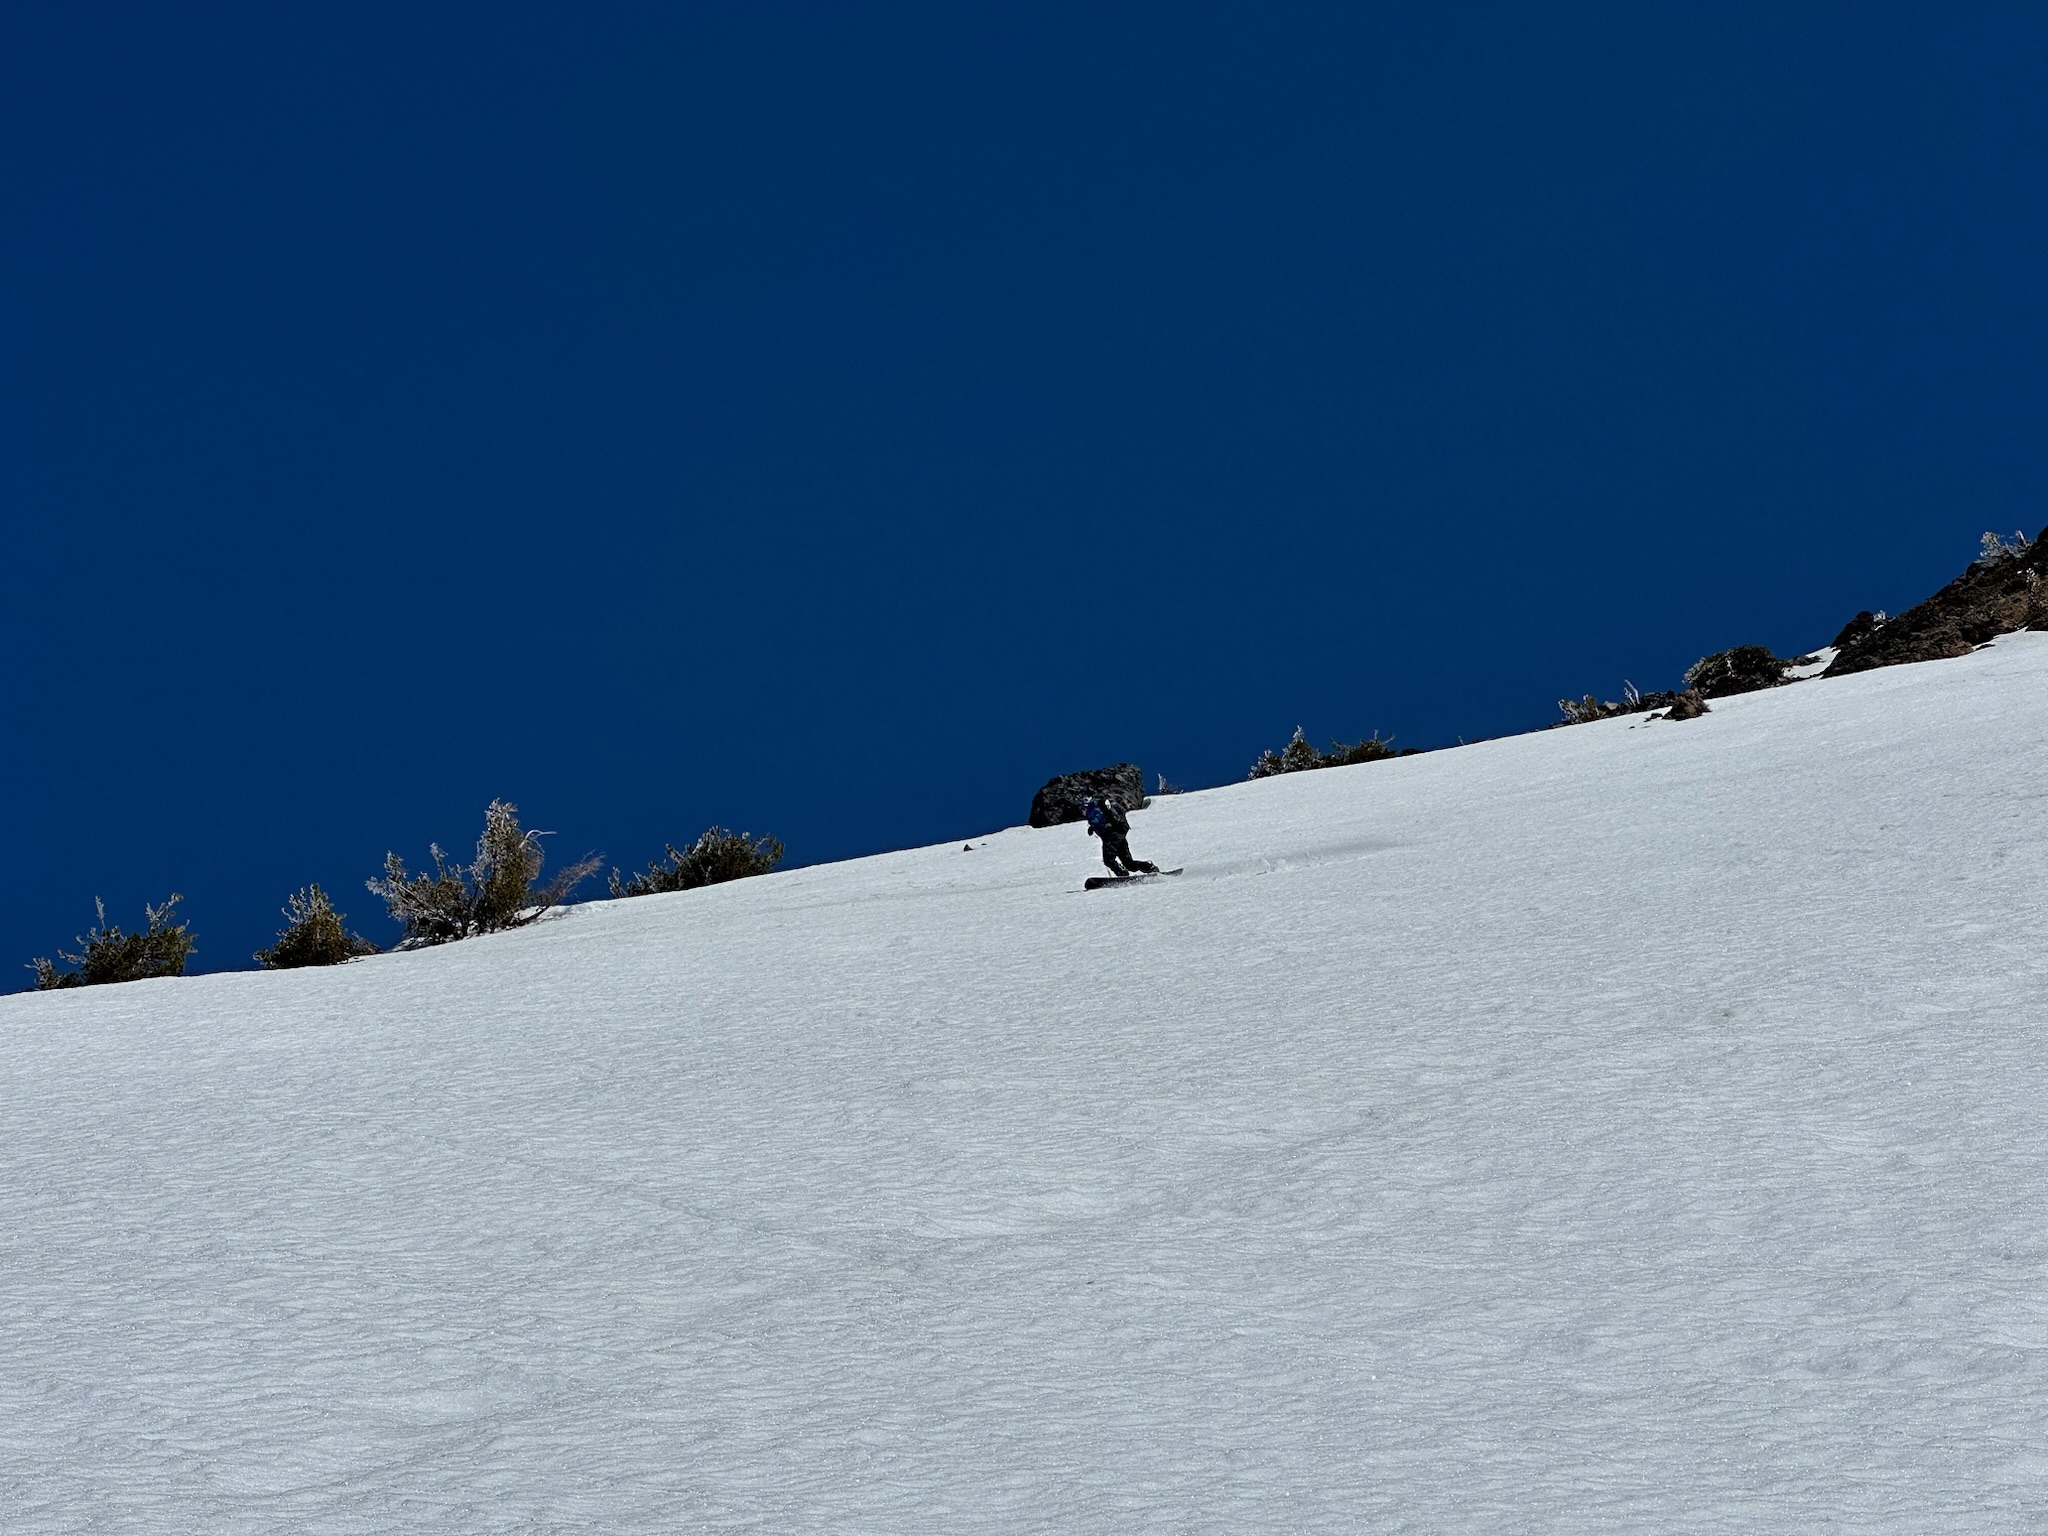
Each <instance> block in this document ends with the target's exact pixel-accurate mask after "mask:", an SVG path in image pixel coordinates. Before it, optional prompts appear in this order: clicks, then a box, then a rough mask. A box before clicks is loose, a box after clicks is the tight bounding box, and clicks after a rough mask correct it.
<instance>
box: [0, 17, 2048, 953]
mask: <svg viewBox="0 0 2048 1536" xmlns="http://www.w3.org/2000/svg"><path fill="white" fill-rule="evenodd" d="M2044 78H2048V12H2044V11H2043V10H2041V9H2040V8H2039V7H2033V6H2019V5H2014V6H1993V5H1984V6H1974V5H1972V6H1956V5H1953V4H1946V5H1926V6H1916V7H1901V6H1891V5H1881V4H1880V5H1858V6H1849V5H1841V6H1824V5H1810V6H1796V7H1786V6H1783V5H1754V6H1744V5H1736V4H1726V3H1720V4H1714V5H1701V6H1694V7H1677V6H1665V5H1659V6H1641V5H1621V4H1616V5H1612V6H1600V7H1575V6H1558V5H1545V6H1514V7H1490V6H1485V5H1465V6H1455V7H1448V6H1434V5H1422V4H1412V5H1407V6H1400V7H1395V6H1380V7H1374V6H1364V5H1342V6H1284V5H1262V6H1257V7H1252V6H1241V7H1231V8H1223V7H1213V6H1202V5H1189V4H1178V5H1173V6H1131V7H1116V8H1105V7H1098V6H1052V5H1046V4H1033V5H1030V6H1004V7H998V6H970V7H961V6H954V5H929V6H867V7H848V6H825V5H818V6H777V5H761V4H747V5H730V6H716V7H711V6H703V7H695V8H690V7H674V6H665V5H664V6H654V5H647V6H640V5H611V6H604V5H588V4H586V5H575V6H570V5H548V6H525V5H517V4H509V3H503V0H497V3H492V4H489V5H473V6H472V5H433V4H406V5H391V6H377V5H369V4H360V3H351V4H348V5H305V4H302V5H288V6H273V5H258V4H232V5H230V4H214V5H200V4H185V5H179V6H153V5H142V4H129V5H115V4H89V3H67V4H63V5H47V6H46V5H22V4H8V5H4V6H0V144H4V145H5V150H4V156H0V162H4V163H0V191H4V195H5V216H4V219H0V358H4V379H0V390H4V395H0V406H4V411H0V500H4V509H5V517H4V531H0V560H4V572H5V584H6V590H5V599H4V606H0V683H4V685H5V691H6V697H7V699H8V703H9V706H10V709H11V713H12V719H13V726H12V728H11V729H9V730H8V731H7V733H6V751H5V753H4V758H0V792H4V796H5V800H6V803H7V804H8V805H10V806H11V807H13V809H14V815H13V817H12V825H11V827H10V829H9V833H8V838H7V849H8V852H7V860H6V865H7V878H6V879H5V880H4V881H0V964H4V965H6V966H9V967H11V966H13V965H15V964H19V963H21V962H25V961H26V960H27V959H28V958H29V957H30V956H31V955H33V954H38V953H50V952H52V950H53V949H54V948H55V947H56V946H57V945H60V944H64V943H66V942H67V941H68V940H69V939H70V938H71V936H72V935H73V934H74V933H76V932H78V931H79V930H80V929H81V928H82V927H83V926H84V925H85V924H86V922H87V921H88V920H89V919H90V917H91V914H92V898H93V896H94V895H95V894H99V895H103V896H105V897H106V898H107V901H108V904H109V909H110V914H111V915H112V916H114V917H115V918H117V919H118V920H120V921H122V922H124V923H128V924H132V923H133V922H134V921H135V920H136V919H137V918H139V916H140V909H141V905H142V903H143V902H144V901H145V900H147V899H154V898H158V897H161V896H162V895H163V894H165V893H166V892H168V891H170V890H171V889H173V888H175V889H178V890H181V891H183V892H184V893H185V894H186V898H187V899H186V912H187V915H188V916H189V917H190V918H191V919H192V921H193V924H194V927H195V929H196V931H197V934H198V937H199V941H200V944H201V952H200V954H199V955H198V956H197V958H196V962H195V963H196V965H197V966H198V968H201V969H218V968H225V967H232V966H240V965H245V964H247V963H248V954H249V951H250V950H251V949H252V948H254V947H255V946H256V945H257V944H259V943H262V942H264V941H266V940H267V939H268V937H269V936H270V935H271V934H272V933H273V932H274V931H275V928H276V921H275V916H276V909H277V908H278V906H279V905H280V904H281V902H282V901H283V898H284V896H285V895H286V893H287V892H288V891H290V890H291V889H292V888H294V887H296V886H298V885H301V884H303V883H305V882H306V881H309V880H319V881H322V882H323V883H325V884H326V885H327V886H328V887H329V889H330V890H332V891H334V892H335V893H336V894H337V895H338V896H339V898H340V900H341V903H342V905H343V906H344V907H346V908H347V909H348V910H349V911H350V912H351V913H352V915H353V916H354V917H355V918H356V919H357V920H358V926H360V927H362V928H363V929H364V930H365V931H366V932H368V933H370V934H371V935H372V936H373V937H377V938H379V939H388V938H389V937H390V929H389V927H388V925H387V924H386V923H385V922H384V920H383V919H382V916H381V914H380V913H378V912H377V911H376V904H375V902H374V901H373V899H372V898H371V897H369V896H368V894H367V893H365V892H364V891H363V890H362V885H361V882H362V880H363V878H364V877H365V876H367V875H370V874H372V873H375V872H376V870H377V868H378V866H379V863H380V861H381V859H382V857H383V854H384V851H385V850H386V849H387V848H395V849H397V850H399V851H400V852H402V853H404V854H405V855H407V856H408V858H410V859H413V860H415V861H417V860H419V859H420V858H422V857H423V856H424V854H425V850H426V846H427V843H428V842H429V840H431V839H438V840H440V841H441V842H442V843H443V845H444V846H448V847H450V848H452V849H464V850H466V849H467V848H468V847H469V846H470V845H471V844H472V843H473V841H474V838H475V834H476V831H477V828H478V826H479V824H480V821H481V812H482V808H483V805H484V803H485V802H486V801H487V800H489V799H490V798H491V797H492V796H493V795H503V796H506V797H509V798H512V799H514V800H516V801H518V802H519V804H520V805H521V806H522V808H523V809H524V810H525V812H526V814H527V820H528V823H529V824H530V825H537V826H540V827H545V828H552V829H558V830H559V834H560V835H559V836H558V838H557V839H556V840H555V846H556V847H557V849H558V850H559V852H561V853H562V854H573V853H579V852H581V851H583V850H584V849H586V848H599V849H602V850H604V851H605V852H606V853H607V854H609V855H610V856H611V857H612V858H613V859H615V860H616V861H618V862H620V863H626V864H631V863H642V862H645V861H646V860H647V859H649V858H651V857H653V856H654V855H655V854H657V853H658V852H659V850H660V848H661V845H662V843H663V841H664V840H665V839H675V840H678V841H680V840H683V839H685V838H688V837H690V836H693V835H694V834H695V833H696V832H698V831H699V830H701V829H702V828H703V827H704V826H705V825H707V824H708V823H710V822H713V821H718V822H723V823H727V824H730V825H734V826H744V827H747V828H750V829H753V830H755V831H757V832H759V831H773V832H775V833H777V834H779V835H781V836H782V837H783V838H785V839H786V840H787V842H788V844H789V847H790V851H791V856H792V858H793V859H796V860H799V861H806V862H808V861H814V860H821V859H830V858H840V857H845V856H848V855H853V854H859V853H863V852H868V851H873V850H876V849H882V848H888V847H894V846H901V845H905V844H910V843H917V842H924V841H936V840H939V839H943V838H949V837H964V836H966V835H967V834H970V833H979V832H983V831H986V830H989V829H991V828H994V827H997V826H1001V825H1005V824H1008V823H1013V822H1016V821H1019V820H1021V819H1022V818H1023V815H1024V811H1025V808H1026V806H1027V803H1028V801H1029V797H1030V794H1031V791H1032V789H1033V788H1034V787H1035V786H1036V785H1037V784H1038V782H1039V781H1040V780H1041V779H1043V778H1044V777H1046V776H1047V775H1048V774H1051V773H1053V772H1056V771H1060V770H1063V769H1068V768H1073V767H1078V766H1084V765H1089V764H1095V763H1099V762H1104V761H1111V760H1116V759H1120V758H1134V759H1136V760H1138V761H1139V762H1141V763H1142V764H1143V765H1144V766H1145V768H1146V769H1147V771H1148V773H1150V772H1160V771H1163V772H1164V773H1166V774H1167V775H1168V777H1169V778H1172V779H1174V780H1176V781H1179V782H1183V783H1186V784H1190V785H1205V784H1211V783H1216V782H1220V781H1223V780H1228V779H1234V778H1238V777H1241V776H1242V774H1243V773H1244V770H1245V768H1246V767H1247V766H1248V765H1249V763H1250V762H1251V760H1252V758H1253V757H1254V756H1255V755H1256V754H1257V753H1258V751H1259V750H1260V749H1261V748H1262V747H1266V746H1276V745H1278V744H1280V743H1281V742H1283V741H1285V739H1286V738H1287V736H1288V734H1289V732H1290V731H1291V730H1292V729H1293V727H1294V726H1295V725H1297V724H1300V725H1303V726H1305V727H1307V729H1308V731H1309V733H1310V735H1311V736H1313V737H1315V738H1317V739H1327V738H1328V737H1330V736H1333V735H1340V734H1341V735H1345V736H1347V737H1348V736H1357V735H1361V734H1364V733H1367V732H1370V731H1373V730H1375V729H1377V730H1380V731H1382V732H1393V733H1395V734H1396V735H1397V736H1398V738H1399V739H1400V741H1401V742H1402V743H1404V744H1410V745H1417V746H1434V745H1440V744H1445V743H1449V742H1451V741H1454V740H1455V739H1456V738H1457V737H1459V736H1460V735H1463V736H1466V737H1476V736H1484V735H1494V734H1500V733H1503V732H1508V731H1514V730H1521V729H1527V728H1529V727H1533V726H1537V725H1540V724H1542V723H1544V722H1545V721H1547V720H1549V719H1552V718H1554V717H1555V709H1554V707H1553V701H1554V700H1555V699H1557V697H1558V696H1559V695H1560V694H1565V693H1579V692H1583V691H1586V690H1589V689H1590V690H1595V691H1599V692H1602V693H1607V694H1612V693H1614V692H1616V691H1618V690H1619V688H1620V686H1621V682H1622V679H1623V678H1624V677H1629V678H1632V679H1634V680H1635V681H1636V682H1637V683H1638V684H1639V685H1641V686H1644V687H1653V686H1667V685H1669V684H1671V683H1672V682H1673V681H1674V680H1675V678H1676V677H1677V675H1678V673H1679V672H1680V671H1681V670H1682V669H1683V668H1684V667H1685V666H1686V665H1687V664H1689V663H1690V662H1691V661H1693V660H1694V659H1695V658H1696V657H1698V656H1699V655H1700V654H1702V653H1703V652H1705V651H1709V650H1714V649H1719V648H1722V647H1724V646H1727V645H1732V644H1738V643H1745V642H1756V643H1762V644H1768V645H1771V646H1773V647H1775V648H1777V649H1778V650H1780V651H1781V652H1791V651H1797V650H1803V649H1806V648H1809V647H1812V646H1814V645H1818V644H1821V643H1824V642H1825V641H1826V640H1827V639H1828V638H1829V637H1830V636H1831V635H1832V634H1833V633H1834V631H1835V629H1836V628H1837V627H1839V625H1840V624H1841V623H1842V622H1843V621H1844V620H1845V619H1847V618H1848V617H1849V615H1850V614H1851V613H1853V612H1854V611H1855V610H1856V609H1858V608H1862V607H1890V608H1899V607H1903V606H1906V605H1908V604H1910V603H1911V602H1913V601H1915V600H1917V599H1918V598H1920V597H1922V596H1925V595H1926V594H1927V593H1928V592H1930V591H1932V590H1933V589H1934V588H1935V587H1936V586H1938V585H1939V584H1940V583H1941V582H1942V581H1944V580H1946V579H1947V578H1948V577H1949V576H1951V575H1953V574H1954V573H1955V572H1956V571H1957V570H1958V569H1960V568H1961V567H1962V566H1963V565H1964V564H1966V563H1967V562H1968V560H1969V559H1970V557H1971V555H1972V554H1973V553H1974V549H1975V545H1976V540H1977V535H1978V534H1979V533H1980V532H1981V531H1982V530H1984V529H1986V528H2001V529H2008V530H2009V529H2012V528H2016V527H2024V528H2025V529H2026V530H2027V531H2028V532H2030V533H2031V532H2033V531H2034V530H2035V529H2037V528H2038V527H2040V526H2041V524H2042V523H2043V521H2044V520H2048V512H2044V506H2048V497H2044V495H2043V490H2044V481H2048V444H2044V436H2043V419H2044V417H2043V410H2044V405H2048V398H2044V395H2048V391H2044V387H2043V386H2044V382H2048V363H2044V359H2048V347H2044V342H2048V335H2044V331H2048V326H2044V319H2048V307H2044V299H2043V293H2044V285H2043V282H2042V274H2043V273H2044V272H2048V238H2044V237H2048V212H2044V198H2043V189H2044V188H2048V92H2044V91H2043V90H2042V88H2041V82H2042V80H2043V79H2044ZM1141 851H1143V850H1142V849H1141ZM1081 872H1082V871H1080V870H1078V869H1077V871H1076V873H1077V874H1079V873H1081ZM27 980H28V976H27V972H26V971H21V972H17V973H15V977H14V981H13V982H0V985H7V986H12V985H14V984H16V983H21V984H26V982H27Z"/></svg>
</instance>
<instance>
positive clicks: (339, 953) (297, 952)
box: [256, 885, 378, 971]
mask: <svg viewBox="0 0 2048 1536" xmlns="http://www.w3.org/2000/svg"><path fill="white" fill-rule="evenodd" d="M284 915H285V918H286V920H287V921H286V926H285V930H284V932H283V933H280V934H279V935H278V936H277V942H276V943H275V944H273V945H271V946H270V948H268V949H259V950H257V951H256V963H257V964H258V965H261V966H264V967H266V968H268V969H270V970H273V971H288V970H294V969H296V968H297V967H299V966H302V965H340V964H341V963H342V962H343V961H344V960H353V959H355V958H356V957H357V956H359V955H374V954H376V953H378V950H377V946H376V945H374V944H372V943H371V942H370V941H369V940H368V939H366V938H364V937H362V936H361V935H360V934H354V933H350V932H349V931H348V929H347V927H346V926H344V925H345V924H346V923H347V922H348V914H347V913H345V912H337V911H335V910H334V903H333V902H331V901H329V900H328V899H327V893H326V892H325V891H323V890H321V889H320V887H319V886H317V885H309V886H307V887H306V888H305V889H304V890H303V891H294V892H293V893H292V896H291V899H290V901H289V903H288V904H287V905H286V907H285V909H284Z"/></svg>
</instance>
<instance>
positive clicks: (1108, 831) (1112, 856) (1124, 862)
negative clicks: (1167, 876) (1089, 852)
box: [1095, 827, 1159, 875]
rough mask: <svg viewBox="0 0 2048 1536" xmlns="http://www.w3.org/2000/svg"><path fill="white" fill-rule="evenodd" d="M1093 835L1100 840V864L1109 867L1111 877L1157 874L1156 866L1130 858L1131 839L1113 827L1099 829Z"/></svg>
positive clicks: (1157, 867)
mask: <svg viewBox="0 0 2048 1536" xmlns="http://www.w3.org/2000/svg"><path fill="white" fill-rule="evenodd" d="M1095 835H1096V836H1097V837H1099V838H1101V839H1102V862H1103V863H1104V864H1106V865H1108V866H1109V872H1110V873H1111V874H1112V875H1130V874H1137V873H1139V872H1141V871H1142V872H1143V873H1145V874H1148V875H1156V874H1158V873H1159V866H1158V865H1157V864H1147V863H1146V862H1145V861H1144V860H1143V859H1134V858H1132V857H1131V839H1130V835H1129V834H1128V833H1125V832H1119V831H1118V830H1117V829H1116V828H1115V827H1101V828H1098V829H1097V830H1096V833H1095Z"/></svg>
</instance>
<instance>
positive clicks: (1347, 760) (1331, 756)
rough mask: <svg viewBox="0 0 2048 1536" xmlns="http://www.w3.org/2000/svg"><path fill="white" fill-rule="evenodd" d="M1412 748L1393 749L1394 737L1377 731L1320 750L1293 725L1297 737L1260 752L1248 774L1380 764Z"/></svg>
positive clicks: (1252, 776) (1261, 776)
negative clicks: (1384, 759)
mask: <svg viewBox="0 0 2048 1536" xmlns="http://www.w3.org/2000/svg"><path fill="white" fill-rule="evenodd" d="M1412 750H1413V749H1412V748H1408V749H1403V750H1402V751H1400V752H1396V751H1395V750H1394V738H1393V737H1391V736H1388V737H1386V738H1384V739H1382V738H1381V736H1380V733H1379V732H1378V731H1374V732H1373V733H1372V734H1371V735H1370V736H1368V737H1366V738H1365V740H1363V741H1348V742H1347V741H1333V742H1331V743H1330V750H1329V751H1327V752H1318V751H1317V750H1316V749H1315V748H1314V747H1312V746H1310V745H1309V743H1308V738H1307V737H1306V736H1305V735H1303V734H1302V729H1301V727H1300V726H1298V725H1297V726H1296V727H1295V728H1294V737H1293V739H1292V740H1291V741H1289V742H1288V743H1287V745H1286V746H1284V747H1282V748H1281V749H1280V750H1279V751H1278V752H1274V751H1271V750H1268V751H1265V752H1261V753H1260V754H1259V760H1258V761H1257V762H1255V763H1253V764H1252V771H1251V772H1250V773H1248V774H1246V775H1245V777H1246V778H1249V779H1270V778H1271V777H1272V776H1273V775H1274V774H1276V773H1301V772H1303V771H1305V770H1307V769H1310V768H1349V767H1350V766H1352V765H1353V764H1354V763H1377V762H1379V761H1380V760H1381V759H1382V758H1388V757H1406V756H1408V755H1409V753H1410V752H1411V751H1412Z"/></svg>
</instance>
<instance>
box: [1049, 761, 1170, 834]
mask: <svg viewBox="0 0 2048 1536" xmlns="http://www.w3.org/2000/svg"><path fill="white" fill-rule="evenodd" d="M1088 795H1092V796H1094V797H1095V798H1096V799H1098V800H1100V799H1103V798H1104V797H1106V796H1109V795H1115V796H1116V797H1117V799H1119V800H1121V801H1122V802H1123V805H1124V809H1125V810H1127V811H1141V810H1143V809H1144V808H1145V775H1144V774H1143V773H1141V772H1139V771H1138V765H1137V764H1136V763H1118V764H1117V765H1116V766H1115V767H1113V768H1086V769H1083V770H1082V771H1081V772H1079V773H1063V774H1061V775H1060V776H1059V777H1058V778H1056V779H1047V780H1046V781H1045V783H1044V784H1042V785H1041V786H1040V787H1039V790H1038V793H1037V794H1035V795H1033V796H1032V797H1031V825H1032V826H1034V827H1056V826H1059V825H1060V824H1061V823H1062V822H1067V821H1079V820H1081V800H1082V797H1083V796H1088Z"/></svg>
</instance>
